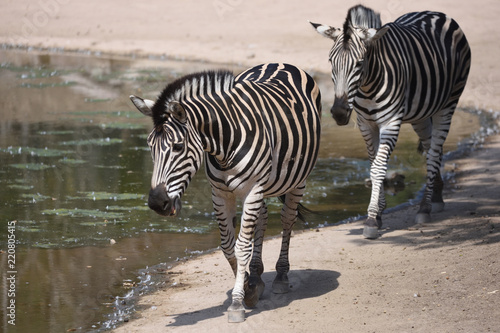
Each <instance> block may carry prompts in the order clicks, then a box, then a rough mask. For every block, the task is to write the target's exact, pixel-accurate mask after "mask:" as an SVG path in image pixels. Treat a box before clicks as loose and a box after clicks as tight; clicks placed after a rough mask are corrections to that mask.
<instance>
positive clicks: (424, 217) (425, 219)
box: [415, 213, 431, 224]
mask: <svg viewBox="0 0 500 333" xmlns="http://www.w3.org/2000/svg"><path fill="white" fill-rule="evenodd" d="M430 222H431V214H429V213H418V214H417V216H415V223H418V224H423V223H430Z"/></svg>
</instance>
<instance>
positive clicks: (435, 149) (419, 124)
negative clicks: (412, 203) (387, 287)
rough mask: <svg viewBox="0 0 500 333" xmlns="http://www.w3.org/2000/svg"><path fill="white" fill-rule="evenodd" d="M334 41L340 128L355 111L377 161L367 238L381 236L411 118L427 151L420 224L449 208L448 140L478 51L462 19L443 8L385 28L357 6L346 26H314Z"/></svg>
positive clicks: (407, 17)
mask: <svg viewBox="0 0 500 333" xmlns="http://www.w3.org/2000/svg"><path fill="white" fill-rule="evenodd" d="M311 24H312V26H313V27H314V28H315V29H316V31H317V32H319V33H320V34H321V35H323V36H325V37H328V38H330V39H332V40H333V41H334V43H333V47H332V49H331V51H330V55H329V60H330V62H331V66H332V79H333V83H334V85H335V102H334V104H333V106H332V108H331V113H332V116H333V118H334V119H335V120H336V122H337V124H338V125H346V124H347V123H348V122H349V119H350V115H351V112H352V109H354V110H355V111H356V114H357V123H358V126H359V129H360V131H361V135H362V136H363V138H364V140H365V143H366V147H367V150H368V156H369V159H370V162H371V170H370V178H371V182H372V191H371V198H370V204H369V206H368V217H367V220H366V221H365V224H364V231H363V235H364V236H365V237H366V238H376V237H378V229H379V228H380V227H381V226H382V218H381V214H382V211H383V210H384V208H385V206H386V203H385V198H384V192H383V191H384V189H383V180H384V178H385V175H386V172H387V161H388V159H389V156H390V154H391V153H392V151H393V149H394V147H395V145H396V141H397V139H398V134H399V130H400V127H401V124H402V123H410V124H411V125H412V127H413V129H414V130H415V132H416V133H417V135H418V137H419V141H420V145H419V146H420V147H421V148H422V149H423V150H424V151H426V159H427V183H426V189H425V192H424V197H423V199H422V202H421V204H420V209H419V211H418V213H417V216H416V219H415V220H416V222H417V223H425V222H429V221H430V213H431V210H435V211H439V210H442V209H443V208H444V202H443V198H442V188H443V181H442V178H441V174H440V168H441V161H442V155H443V143H444V141H445V140H446V136H447V135H448V131H449V129H450V124H451V118H452V116H453V113H454V111H455V108H456V106H457V103H458V100H459V98H460V95H461V94H462V91H463V90H464V87H465V83H466V81H467V76H468V74H469V68H470V62H471V53H470V48H469V44H468V43H467V39H466V38H465V35H464V33H463V32H462V30H461V29H460V27H459V26H458V24H457V23H456V22H455V21H454V20H453V19H451V18H449V17H448V16H446V15H445V14H442V13H437V12H430V11H426V12H418V13H409V14H405V15H403V16H401V17H400V18H398V19H397V20H396V21H395V22H393V23H388V24H386V25H384V26H382V27H381V21H380V16H379V15H378V14H376V13H375V12H373V10H371V9H368V8H366V7H364V6H361V5H358V6H355V7H353V8H351V9H350V10H349V11H348V14H347V18H346V20H345V23H344V26H343V28H342V29H340V28H333V27H330V26H327V25H322V24H315V23H312V22H311Z"/></svg>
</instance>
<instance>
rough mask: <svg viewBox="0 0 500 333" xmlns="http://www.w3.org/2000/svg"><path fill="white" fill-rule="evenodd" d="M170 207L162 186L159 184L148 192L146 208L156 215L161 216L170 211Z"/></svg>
mask: <svg viewBox="0 0 500 333" xmlns="http://www.w3.org/2000/svg"><path fill="white" fill-rule="evenodd" d="M171 205H172V203H171V200H170V199H169V197H168V195H167V192H166V191H165V185H164V184H160V185H158V186H156V187H155V188H152V189H151V190H150V191H149V198H148V206H149V208H151V209H152V210H154V211H155V212H157V213H158V214H162V215H163V214H165V212H168V211H170V206H171Z"/></svg>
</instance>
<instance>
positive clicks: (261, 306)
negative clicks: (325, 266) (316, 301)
mask: <svg viewBox="0 0 500 333" xmlns="http://www.w3.org/2000/svg"><path fill="white" fill-rule="evenodd" d="M275 275H276V273H275V272H265V273H263V274H262V280H264V283H265V284H266V289H265V290H264V294H263V295H262V297H261V299H260V301H259V303H258V304H257V306H256V307H255V308H253V309H247V311H246V318H247V319H248V318H250V317H252V316H255V315H257V314H260V313H265V312H266V311H272V310H274V309H278V308H283V307H286V306H288V305H290V303H292V302H293V301H296V300H300V299H306V298H313V297H318V296H321V295H324V294H327V293H329V292H330V291H332V290H335V289H337V287H338V286H339V283H338V278H339V277H340V273H338V272H335V271H328V270H292V271H290V273H289V274H288V276H289V280H290V292H289V293H287V294H273V293H272V291H271V285H272V281H273V279H274V277H275ZM230 304H231V290H229V291H228V292H227V299H226V300H225V301H224V303H223V304H220V305H217V306H213V307H209V308H206V309H202V310H196V311H192V312H185V313H178V314H175V315H173V316H172V319H173V320H174V321H173V322H172V323H171V324H169V325H167V326H189V325H194V324H196V323H198V322H201V321H204V320H207V319H212V318H216V317H221V316H226V315H227V308H228V307H229V305H230Z"/></svg>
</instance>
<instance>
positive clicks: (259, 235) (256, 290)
mask: <svg viewBox="0 0 500 333" xmlns="http://www.w3.org/2000/svg"><path fill="white" fill-rule="evenodd" d="M266 228H267V206H266V204H265V202H262V208H261V211H260V216H259V219H258V222H257V227H256V229H255V236H254V241H253V255H252V260H251V261H250V277H249V278H248V285H247V286H246V287H245V305H246V306H248V307H250V308H252V307H254V306H255V305H256V304H257V302H258V301H259V298H260V297H261V296H262V293H263V292H264V287H265V284H264V281H262V279H261V277H260V276H261V275H262V273H263V272H264V264H263V263H262V245H263V243H264V233H265V231H266Z"/></svg>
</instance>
